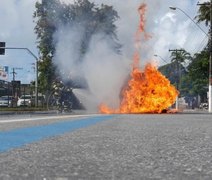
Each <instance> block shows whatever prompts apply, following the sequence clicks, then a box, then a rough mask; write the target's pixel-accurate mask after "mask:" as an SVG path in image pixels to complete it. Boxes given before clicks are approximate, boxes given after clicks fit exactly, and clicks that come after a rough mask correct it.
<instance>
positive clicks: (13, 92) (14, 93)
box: [11, 67, 23, 97]
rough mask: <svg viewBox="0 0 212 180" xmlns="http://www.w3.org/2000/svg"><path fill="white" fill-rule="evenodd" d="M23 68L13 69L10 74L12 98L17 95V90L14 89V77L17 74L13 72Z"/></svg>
mask: <svg viewBox="0 0 212 180" xmlns="http://www.w3.org/2000/svg"><path fill="white" fill-rule="evenodd" d="M22 69H23V68H17V67H16V68H13V69H12V70H13V71H12V72H11V74H12V75H13V80H12V96H13V97H15V96H16V95H17V94H16V93H17V88H16V86H17V85H16V81H15V75H16V74H17V73H16V72H15V70H22Z"/></svg>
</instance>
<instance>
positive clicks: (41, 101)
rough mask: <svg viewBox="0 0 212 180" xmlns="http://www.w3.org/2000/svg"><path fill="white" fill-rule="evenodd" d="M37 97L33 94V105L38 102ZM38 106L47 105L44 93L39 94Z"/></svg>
mask: <svg viewBox="0 0 212 180" xmlns="http://www.w3.org/2000/svg"><path fill="white" fill-rule="evenodd" d="M35 99H36V97H35V96H32V101H31V105H32V106H35V104H36V102H35ZM37 102H38V104H37V105H38V106H40V107H41V106H44V105H45V97H44V96H43V95H38V101H37Z"/></svg>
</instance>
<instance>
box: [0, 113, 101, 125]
mask: <svg viewBox="0 0 212 180" xmlns="http://www.w3.org/2000/svg"><path fill="white" fill-rule="evenodd" d="M90 116H101V115H100V114H87V115H62V116H47V117H37V118H33V117H30V118H22V119H9V120H8V119H7V120H6V119H4V120H0V123H14V122H25V121H36V120H47V119H65V118H75V117H90Z"/></svg>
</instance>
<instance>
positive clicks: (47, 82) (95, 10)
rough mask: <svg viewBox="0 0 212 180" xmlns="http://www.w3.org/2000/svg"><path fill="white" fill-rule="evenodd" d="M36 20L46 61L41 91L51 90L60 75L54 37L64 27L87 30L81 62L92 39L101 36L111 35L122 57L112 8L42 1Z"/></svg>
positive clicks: (42, 67)
mask: <svg viewBox="0 0 212 180" xmlns="http://www.w3.org/2000/svg"><path fill="white" fill-rule="evenodd" d="M34 19H35V22H36V26H35V33H36V34H37V39H38V48H39V50H40V56H41V59H42V61H40V62H39V72H40V73H39V87H41V90H42V91H43V92H44V91H45V90H49V89H50V88H51V83H52V81H53V80H54V79H55V77H56V76H57V75H58V74H57V71H56V67H55V66H54V64H53V63H52V58H53V56H54V53H55V44H56V41H57V40H56V39H54V33H56V32H57V31H58V30H59V28H60V27H62V26H65V25H69V26H70V27H71V26H75V25H77V24H78V25H79V24H80V25H81V26H83V27H84V29H85V30H86V31H85V32H84V34H83V35H82V37H83V38H82V41H81V42H80V50H79V52H78V53H79V59H78V61H83V58H84V55H85V54H86V52H87V50H88V46H89V43H90V41H91V38H92V36H93V35H94V34H97V33H104V34H105V35H107V37H109V39H110V43H111V46H112V47H113V48H112V49H114V50H115V52H116V53H120V48H121V45H120V44H119V43H118V39H117V36H116V26H115V24H114V23H115V21H116V20H117V19H118V14H117V12H116V11H115V10H114V9H113V7H112V6H107V5H103V4H102V5H101V6H100V7H96V6H95V4H94V3H91V2H89V1H88V0H78V1H75V2H74V4H63V3H61V2H60V1H59V0H51V1H49V0H42V1H41V3H39V2H37V3H36V11H35V13H34ZM70 43H71V42H70Z"/></svg>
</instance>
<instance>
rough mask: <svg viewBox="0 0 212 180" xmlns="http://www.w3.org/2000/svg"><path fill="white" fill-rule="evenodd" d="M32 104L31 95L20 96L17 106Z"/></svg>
mask: <svg viewBox="0 0 212 180" xmlns="http://www.w3.org/2000/svg"><path fill="white" fill-rule="evenodd" d="M31 104H32V96H31V95H22V96H21V97H20V98H18V102H17V106H18V107H20V106H28V107H29V106H31Z"/></svg>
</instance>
